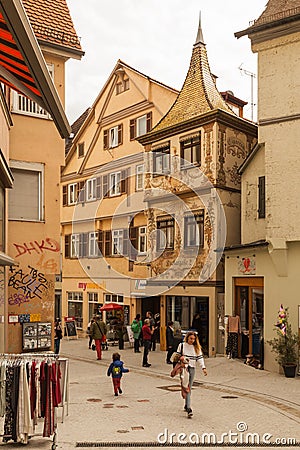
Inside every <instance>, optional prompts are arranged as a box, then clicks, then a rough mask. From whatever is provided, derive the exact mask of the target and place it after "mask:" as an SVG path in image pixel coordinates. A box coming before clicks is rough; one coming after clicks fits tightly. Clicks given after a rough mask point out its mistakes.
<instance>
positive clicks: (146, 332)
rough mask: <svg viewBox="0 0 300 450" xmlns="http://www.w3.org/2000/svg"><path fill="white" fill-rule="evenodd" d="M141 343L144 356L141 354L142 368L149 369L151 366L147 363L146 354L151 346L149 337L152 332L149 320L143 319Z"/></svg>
mask: <svg viewBox="0 0 300 450" xmlns="http://www.w3.org/2000/svg"><path fill="white" fill-rule="evenodd" d="M142 333H143V342H144V354H143V367H150V366H151V364H149V362H148V353H149V349H150V346H151V337H152V334H153V330H151V328H150V320H149V319H145V320H144V325H143V327H142Z"/></svg>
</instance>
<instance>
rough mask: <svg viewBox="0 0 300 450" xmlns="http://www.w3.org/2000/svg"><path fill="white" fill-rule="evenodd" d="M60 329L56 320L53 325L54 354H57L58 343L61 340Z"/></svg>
mask: <svg viewBox="0 0 300 450" xmlns="http://www.w3.org/2000/svg"><path fill="white" fill-rule="evenodd" d="M62 337H63V335H62V327H61V323H60V320H59V318H57V319H56V321H55V324H54V353H55V354H56V355H58V354H59V347H60V341H61V340H62Z"/></svg>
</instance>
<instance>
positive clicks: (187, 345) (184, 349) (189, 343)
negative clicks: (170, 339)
mask: <svg viewBox="0 0 300 450" xmlns="http://www.w3.org/2000/svg"><path fill="white" fill-rule="evenodd" d="M176 355H177V356H178V359H180V358H181V357H184V358H185V359H186V360H188V367H187V371H188V373H189V391H188V392H187V393H186V398H185V405H184V410H185V411H186V412H187V415H188V417H192V415H193V411H192V408H191V393H192V386H193V381H194V378H195V371H196V363H197V362H198V363H199V364H200V367H201V369H202V372H203V374H204V375H205V376H206V375H207V371H206V367H205V362H204V358H203V353H202V348H201V345H200V342H199V340H198V336H197V334H196V333H194V332H193V331H189V332H188V333H187V334H186V336H185V338H184V341H183V342H181V343H180V344H179V345H178V348H177V352H176Z"/></svg>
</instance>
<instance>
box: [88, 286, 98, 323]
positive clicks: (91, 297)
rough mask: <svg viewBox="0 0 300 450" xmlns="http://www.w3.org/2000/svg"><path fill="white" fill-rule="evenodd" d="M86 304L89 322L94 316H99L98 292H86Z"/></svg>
mask: <svg viewBox="0 0 300 450" xmlns="http://www.w3.org/2000/svg"><path fill="white" fill-rule="evenodd" d="M88 302H89V320H91V319H92V318H93V316H94V315H95V314H99V308H100V307H101V305H100V304H98V292H88Z"/></svg>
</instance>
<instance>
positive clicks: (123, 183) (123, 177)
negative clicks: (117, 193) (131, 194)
mask: <svg viewBox="0 0 300 450" xmlns="http://www.w3.org/2000/svg"><path fill="white" fill-rule="evenodd" d="M126 192H127V170H122V172H121V194H126Z"/></svg>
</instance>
